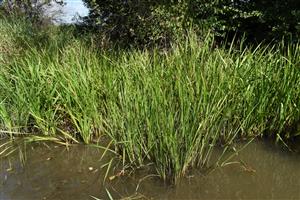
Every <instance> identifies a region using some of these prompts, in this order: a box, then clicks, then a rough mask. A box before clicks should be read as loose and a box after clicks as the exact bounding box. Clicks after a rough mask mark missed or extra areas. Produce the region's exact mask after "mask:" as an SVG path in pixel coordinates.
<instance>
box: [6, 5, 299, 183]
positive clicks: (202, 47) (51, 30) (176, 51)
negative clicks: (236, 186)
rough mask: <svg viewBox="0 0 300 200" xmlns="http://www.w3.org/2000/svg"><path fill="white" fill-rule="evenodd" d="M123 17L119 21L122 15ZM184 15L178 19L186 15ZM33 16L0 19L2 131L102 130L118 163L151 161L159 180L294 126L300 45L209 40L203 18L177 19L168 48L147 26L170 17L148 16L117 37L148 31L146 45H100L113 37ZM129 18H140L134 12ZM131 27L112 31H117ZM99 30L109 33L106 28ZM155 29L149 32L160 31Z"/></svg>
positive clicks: (86, 135)
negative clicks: (239, 143) (237, 143)
mask: <svg viewBox="0 0 300 200" xmlns="http://www.w3.org/2000/svg"><path fill="white" fill-rule="evenodd" d="M96 2H97V1H96ZM101 2H103V3H104V2H106V1H101ZM112 2H114V1H112ZM130 2H131V1H127V3H130ZM192 2H194V1H189V2H184V1H183V2H182V1H180V2H177V3H174V2H173V4H174V6H175V7H174V6H170V7H168V6H166V5H169V4H164V5H163V6H159V5H160V4H158V3H157V2H156V3H155V2H152V1H149V2H148V1H145V3H151V6H150V8H153V9H154V8H155V10H156V11H157V12H156V13H160V14H163V13H165V12H164V10H161V9H171V10H172V13H173V11H174V13H176V12H177V11H178V12H181V11H182V10H180V9H179V7H180V6H179V7H178V5H179V4H181V3H185V4H186V7H182V9H183V8H184V9H200V8H198V7H197V6H196V5H195V6H191V5H190V4H189V3H192ZM195 2H198V1H195ZM224 2H225V1H224ZM224 2H223V3H224ZM253 2H254V1H253ZM275 2H277V1H275ZM131 3H132V5H136V4H134V2H131ZM152 3H153V5H152ZM169 3H172V2H169ZM98 4H99V5H100V6H101V4H100V1H99V3H98ZM173 4H172V5H173ZM126 5H127V4H126ZM130 5H131V4H130ZM176 5H177V7H176ZM198 5H202V4H198ZM203 5H206V4H203ZM213 5H214V4H213ZM216 5H217V4H216ZM216 5H214V6H216ZM230 5H231V4H230ZM147 6H148V4H147ZM157 6H158V7H157ZM207 6H208V7H209V6H211V4H210V3H207ZM120 7H121V8H123V7H122V5H121V4H120V5H119V7H118V8H120ZM107 8H108V9H115V8H114V7H107ZM130 8H131V7H130ZM145 8H146V7H145ZM147 8H148V7H147ZM180 8H181V7H180ZM124 9H125V8H124ZM126 9H127V7H126ZM126 9H125V10H124V11H125V12H127V10H126ZM178 9H179V10H178ZM184 9H183V10H184ZM121 10H122V9H121ZM213 10H214V11H216V10H215V9H213ZM117 11H118V10H116V12H117ZM175 11H176V12H175ZM225 11H226V10H224V12H225ZM264 11H265V10H264ZM5 12H8V11H7V10H6V11H5ZM18 12H21V13H23V14H24V12H23V11H22V10H21V11H18ZM29 12H31V11H29ZM94 12H96V10H94V11H93V12H92V14H93V13H94ZM109 12H110V11H109ZM130 12H131V13H130V14H138V13H139V12H135V10H134V9H133V10H130ZM226 12H227V11H226ZM228 12H229V11H228ZM141 13H142V14H147V15H148V14H149V13H147V11H143V10H142V11H141ZM151 13H152V12H151ZM151 13H150V14H151ZM174 13H173V14H174ZM184 13H190V12H187V10H184ZM6 14H7V13H6ZM101 14H103V13H100V14H99V15H101ZM130 14H129V15H126V16H127V17H128V19H127V18H125V20H127V21H125V22H126V23H124V25H126V24H127V22H128V23H129V22H131V20H132V18H131V17H130V16H131V15H130ZM95 15H96V14H95ZM103 15H104V14H103ZM189 15H190V14H189ZM18 16H19V15H18ZM23 16H24V15H23ZM114 16H116V17H118V14H116V15H114ZM184 16H185V15H184ZM195 16H198V15H195ZM216 16H217V15H216ZM170 17H171V16H165V18H162V19H170ZM198 17H199V16H198ZM102 18H103V16H102ZM171 18H172V17H171ZM185 18H186V17H183V19H184V20H183V19H181V18H180V17H179V18H178V19H176V20H183V21H185V20H186V21H188V20H187V19H185ZM36 19H39V18H35V20H32V19H31V18H30V17H29V18H24V17H21V18H20V17H15V16H11V17H4V16H3V15H1V17H0V88H1V93H0V130H1V133H2V136H10V137H11V138H14V137H15V136H17V135H26V136H30V138H31V139H33V140H53V141H57V142H65V143H71V142H84V143H92V142H95V141H97V140H99V138H100V137H101V136H105V137H106V138H108V139H109V140H110V141H111V143H112V144H113V145H112V146H113V147H114V148H115V149H116V151H117V152H118V153H119V154H120V155H122V156H123V158H124V160H125V161H126V162H127V163H130V164H132V165H136V166H141V165H143V164H145V163H148V162H153V163H154V166H155V168H156V170H157V173H158V174H159V175H160V176H161V177H162V178H164V179H171V180H176V178H178V177H180V176H182V175H184V174H185V173H186V172H187V171H188V170H189V168H191V167H196V166H200V167H208V166H209V165H214V164H215V163H214V162H211V160H210V159H211V155H212V152H213V151H214V150H215V148H216V147H217V146H219V147H220V146H222V147H223V149H224V151H226V150H227V149H229V148H228V147H231V145H232V143H233V141H234V140H237V139H240V138H251V137H253V136H257V135H266V136H277V137H282V138H290V137H292V136H296V135H298V134H299V126H298V125H299V120H300V68H299V66H300V48H299V44H298V43H297V42H287V41H285V40H282V41H281V42H277V43H273V44H270V45H258V46H251V44H249V43H248V44H247V46H246V45H244V44H243V40H242V39H237V41H238V42H235V41H233V42H231V43H230V45H228V44H227V43H224V44H222V43H219V44H218V45H216V42H215V41H216V39H215V38H216V37H218V38H219V37H220V35H219V34H220V33H221V32H220V31H218V30H217V31H216V32H211V33H207V34H206V35H204V32H201V31H200V32H199V30H200V29H199V27H200V26H196V27H191V26H189V25H186V27H185V25H184V24H180V23H179V24H177V25H178V26H180V27H181V29H182V30H183V31H184V35H181V36H178V35H177V36H176V38H175V39H170V41H168V42H167V43H168V48H164V49H162V48H161V42H163V43H164V42H166V38H164V39H163V40H160V39H159V40H156V39H155V37H154V39H153V37H152V36H153V35H155V34H156V32H155V30H160V31H162V32H161V33H164V34H165V33H166V34H169V33H172V31H171V32H169V31H168V30H169V29H168V28H170V27H173V25H172V24H169V25H170V26H166V27H165V28H167V29H157V27H154V29H153V30H152V29H151V28H152V27H151V26H150V25H149V24H148V23H150V24H151V23H152V22H151V21H147V20H146V19H148V16H147V17H146V18H145V20H144V21H145V24H143V26H141V27H139V26H137V27H136V28H137V29H139V28H141V30H143V28H145V27H147V28H149V29H144V31H146V32H144V33H147V34H146V35H143V34H144V33H143V32H136V31H135V29H134V33H135V34H136V35H135V36H134V37H133V38H132V39H130V38H129V37H128V38H127V37H125V38H126V40H127V42H133V43H135V42H137V43H138V44H139V47H141V46H140V45H143V44H144V45H145V44H149V43H148V42H150V43H151V41H150V40H152V39H153V41H155V42H154V43H153V44H152V48H129V49H128V48H126V49H123V48H120V46H117V47H116V46H115V47H114V48H113V47H112V46H109V48H106V49H105V48H100V46H99V44H100V42H99V40H100V41H104V42H105V41H106V39H107V40H112V39H113V38H111V37H112V35H110V36H109V38H106V37H107V35H102V36H103V38H99V37H100V36H99V35H98V34H96V35H94V34H93V35H92V37H91V35H90V32H89V33H87V34H86V35H84V34H83V35H80V34H79V33H81V34H82V30H80V31H78V30H77V29H76V27H65V26H61V27H57V26H51V25H45V24H43V23H42V21H39V20H36ZM94 19H97V17H96V16H94V17H90V19H86V20H92V21H93V20H94ZM100 19H101V17H100ZM142 19H143V18H142ZM155 19H156V18H153V19H151V20H155ZM107 20H108V19H107ZM109 20H110V19H109ZM111 20H113V21H112V22H111V23H112V24H114V23H117V22H118V20H117V18H115V19H111ZM114 20H116V21H114ZM142 21H143V20H142ZM144 21H143V22H144ZM146 22H147V23H146ZM122 23H123V22H122ZM137 23H138V24H139V23H141V21H140V19H139V18H138V22H137ZM193 23H194V22H193ZM224 23H225V22H224ZM297 23H298V22H297ZM133 24H135V22H134V23H133ZM162 24H163V25H166V24H164V23H162ZM175 24H176V23H175ZM148 25H149V26H148ZM183 25H184V26H183ZM217 25H218V23H217V24H216V26H217ZM107 26H111V24H110V23H108V24H107ZM228 26H229V25H228ZM238 26H239V27H243V26H242V24H241V25H238ZM87 27H90V24H89V25H86V26H85V28H87ZM114 27H117V26H114ZM130 27H131V25H130V26H128V27H126V26H125V29H118V30H117V31H119V33H118V32H117V33H118V34H119V35H118V34H117V36H116V40H119V39H121V38H123V35H122V34H127V33H126V29H127V28H129V31H131V29H130ZM230 27H231V28H233V26H230ZM77 28H78V27H77ZM82 28H83V27H82ZM92 28H95V27H92ZM177 28H178V27H175V29H174V30H176V31H177V30H179V29H177ZM227 28H228V27H227ZM228 29H229V28H228ZM106 30H107V31H108V32H107V33H112V32H113V31H112V32H110V31H111V29H110V28H109V27H108V28H107V29H106ZM95 31H96V32H97V28H96V30H95ZM98 33H99V32H98ZM161 33H157V35H156V36H157V37H158V38H162V37H161ZM173 33H175V32H173ZM179 33H181V32H180V31H179ZM200 33H201V34H202V35H199V34H200ZM295 33H296V32H295ZM130 34H131V33H130ZM270 34H271V35H272V34H275V32H273V31H272V32H270ZM151 35H152V36H151ZM216 35H217V36H216ZM221 35H222V34H221ZM281 36H282V35H281ZM172 37H173V36H172ZM137 38H138V39H137ZM123 39H124V38H123ZM149 39H150V40H149ZM168 40H169V39H168ZM145 41H146V42H145ZM157 41H158V42H157ZM146 46H147V45H146ZM102 47H103V46H102ZM143 47H145V46H143Z"/></svg>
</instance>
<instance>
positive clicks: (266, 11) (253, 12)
mask: <svg viewBox="0 0 300 200" xmlns="http://www.w3.org/2000/svg"><path fill="white" fill-rule="evenodd" d="M84 1H85V2H86V4H87V5H88V7H89V8H90V10H91V13H90V15H89V16H88V17H86V22H87V24H88V25H89V29H91V27H93V28H94V29H96V30H98V31H99V32H101V33H102V34H104V35H106V36H107V37H109V38H110V39H112V40H113V41H118V42H121V43H122V44H123V45H124V43H125V45H126V44H128V43H130V44H139V45H140V44H143V45H149V44H151V43H159V44H162V45H165V43H168V42H169V41H170V40H171V41H172V40H174V39H175V38H177V37H178V35H182V34H185V33H186V30H187V28H189V27H190V26H193V28H194V30H197V32H198V35H200V36H201V35H202V36H205V35H206V33H207V32H208V31H211V32H213V33H214V34H215V35H217V36H218V37H219V40H224V39H225V38H230V40H231V39H232V38H233V37H234V36H237V37H241V36H244V35H246V38H247V39H248V40H247V41H248V42H251V43H254V42H256V43H260V42H262V41H267V42H270V41H274V40H279V41H280V40H281V39H282V38H283V37H285V38H286V39H287V40H290V41H296V40H298V39H299V35H300V1H299V0H287V1H281V0H181V1H176V0H127V1H118V0H94V1H91V0H84Z"/></svg>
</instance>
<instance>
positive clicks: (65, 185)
mask: <svg viewBox="0 0 300 200" xmlns="http://www.w3.org/2000/svg"><path fill="white" fill-rule="evenodd" d="M26 152H27V153H26V157H27V161H26V162H25V165H24V166H23V165H22V163H21V162H20V158H19V154H18V153H15V154H14V155H13V156H10V157H9V158H6V159H4V158H3V159H2V160H1V169H0V180H1V181H0V199H8V200H9V199H20V200H22V199H24V200H25V199H92V197H91V196H95V197H98V198H102V199H108V194H107V191H109V193H110V194H111V195H112V196H113V197H114V198H116V199H118V198H122V197H128V196H131V195H133V194H139V195H140V197H141V196H142V195H143V196H144V198H145V199H146V198H152V199H199V200H201V199H300V190H299V188H300V179H299V177H300V159H299V154H298V153H291V152H289V151H287V150H282V148H279V147H277V146H275V145H273V144H272V143H270V142H266V141H255V142H253V143H252V144H250V145H249V146H248V147H247V148H246V149H245V150H244V151H243V152H242V153H240V154H239V155H238V156H237V157H235V158H234V159H233V160H232V161H238V162H240V163H243V164H229V165H227V166H225V167H222V168H218V169H216V170H215V171H213V172H211V173H210V174H208V175H203V174H201V173H199V170H194V171H193V172H192V173H191V176H189V177H187V178H184V179H182V180H181V181H180V182H179V184H178V185H177V186H176V187H174V186H170V185H167V184H164V183H163V182H162V181H161V180H159V179H158V178H156V177H154V176H148V174H147V173H149V171H147V172H146V173H145V172H144V171H143V170H137V171H135V172H134V173H132V174H131V175H127V176H126V173H125V176H122V173H119V172H121V171H120V169H115V170H114V171H111V172H110V173H109V174H107V175H106V169H107V167H105V166H107V165H105V164H107V163H109V161H110V159H111V156H105V157H104V158H102V159H101V160H100V158H101V156H102V154H103V151H102V150H99V149H96V148H92V147H88V146H84V145H77V146H74V147H72V148H70V149H69V150H67V149H66V148H65V147H63V146H57V145H30V146H28V147H27V150H26ZM113 175H117V176H113ZM105 177H106V183H105V184H103V180H104V179H105ZM109 177H110V178H111V180H109ZM136 191H137V192H136Z"/></svg>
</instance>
